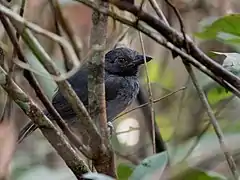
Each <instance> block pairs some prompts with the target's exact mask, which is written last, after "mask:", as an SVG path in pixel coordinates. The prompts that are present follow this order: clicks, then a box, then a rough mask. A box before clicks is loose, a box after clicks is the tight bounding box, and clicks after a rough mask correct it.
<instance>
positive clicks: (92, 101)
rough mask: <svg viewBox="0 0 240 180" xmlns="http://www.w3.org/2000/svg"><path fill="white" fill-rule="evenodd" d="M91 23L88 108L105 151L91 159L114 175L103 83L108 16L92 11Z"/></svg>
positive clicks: (98, 169) (102, 170) (102, 169)
mask: <svg viewBox="0 0 240 180" xmlns="http://www.w3.org/2000/svg"><path fill="white" fill-rule="evenodd" d="M96 3H97V5H98V6H99V7H104V8H106V9H107V8H108V7H109V4H108V2H104V1H102V0H97V1H96ZM92 23H93V27H92V31H91V38H90V45H91V48H92V49H93V53H92V56H91V60H90V61H89V62H88V98H89V100H88V101H89V103H88V104H89V106H88V110H89V113H90V116H91V117H92V119H95V122H97V124H99V127H100V133H101V135H102V137H103V141H104V142H103V143H104V144H105V145H106V151H105V150H104V149H102V152H100V153H99V151H95V152H93V154H94V156H96V155H97V156H98V158H96V159H93V165H94V166H95V168H96V169H97V171H98V172H102V173H105V174H107V175H110V176H112V177H116V174H115V162H114V154H113V151H112V150H111V148H110V144H109V141H108V130H107V116H106V100H105V83H104V76H105V74H104V60H105V57H104V55H105V53H104V50H105V44H106V38H107V27H108V16H106V15H103V14H101V13H99V12H98V11H93V14H92ZM93 151H94V150H93ZM104 151H105V152H104Z"/></svg>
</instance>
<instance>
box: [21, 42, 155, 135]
mask: <svg viewBox="0 0 240 180" xmlns="http://www.w3.org/2000/svg"><path fill="white" fill-rule="evenodd" d="M145 60H146V62H149V61H150V60H152V57H151V56H146V55H143V54H140V53H139V52H137V51H135V50H133V49H130V48H126V47H120V48H115V49H113V50H110V51H108V52H107V53H106V54H105V66H104V68H105V73H104V74H105V76H104V81H105V100H106V114H107V121H108V122H112V121H113V119H114V118H115V117H116V116H117V115H118V114H120V113H121V112H123V111H124V110H125V109H126V108H127V107H128V106H129V105H130V104H131V103H132V102H133V101H134V100H135V99H136V96H137V94H138V92H139V79H138V76H137V75H138V71H139V67H140V66H141V65H142V64H144V62H145ZM67 81H68V82H69V83H70V85H71V86H72V88H73V90H74V91H75V92H76V94H77V96H78V97H79V98H80V100H81V101H82V102H83V104H84V105H85V107H87V106H88V68H87V64H83V66H82V67H81V69H80V70H79V71H78V72H77V73H76V74H74V75H73V76H71V77H70V78H69V79H67ZM52 105H53V106H54V108H55V109H56V110H57V111H58V113H59V114H60V115H61V117H62V118H63V119H64V120H65V121H66V122H68V123H69V124H72V123H71V122H72V121H74V120H76V113H75V112H74V111H73V109H72V107H71V105H69V103H68V101H67V100H66V99H65V98H64V96H63V95H62V94H61V92H60V91H59V90H58V89H57V90H56V92H55V94H54V95H53V98H52ZM45 114H46V115H47V116H48V117H51V115H50V114H49V113H47V112H46V111H45ZM50 119H51V118H50ZM27 129H29V130H27ZM35 129H36V127H35V128H34V127H33V123H32V121H31V122H30V123H29V124H28V125H27V126H25V127H24V128H23V130H22V131H21V132H20V135H19V140H22V139H24V138H25V137H26V136H28V135H29V134H30V133H31V132H32V131H34V130H35ZM28 131H29V132H28Z"/></svg>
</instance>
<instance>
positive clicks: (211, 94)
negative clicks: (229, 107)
mask: <svg viewBox="0 0 240 180" xmlns="http://www.w3.org/2000/svg"><path fill="white" fill-rule="evenodd" d="M231 96H232V93H231V92H229V91H226V89H225V88H223V87H222V86H217V87H214V88H212V89H210V90H209V91H208V92H207V97H208V101H209V103H210V104H211V105H214V104H216V103H218V102H220V101H222V100H225V99H228V98H229V97H231Z"/></svg>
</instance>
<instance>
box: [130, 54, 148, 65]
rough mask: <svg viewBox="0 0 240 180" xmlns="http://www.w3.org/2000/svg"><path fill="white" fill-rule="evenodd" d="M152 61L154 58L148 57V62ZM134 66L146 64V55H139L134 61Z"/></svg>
mask: <svg viewBox="0 0 240 180" xmlns="http://www.w3.org/2000/svg"><path fill="white" fill-rule="evenodd" d="M151 60H152V57H151V56H147V55H146V61H147V62H149V61H151ZM134 64H136V65H141V64H144V55H137V57H136V59H135V60H134Z"/></svg>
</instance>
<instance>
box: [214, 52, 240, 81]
mask: <svg viewBox="0 0 240 180" xmlns="http://www.w3.org/2000/svg"><path fill="white" fill-rule="evenodd" d="M214 53H215V54H219V55H224V56H226V58H225V59H224V61H223V65H222V66H223V67H224V68H226V69H227V70H228V71H230V72H232V73H233V74H235V75H237V76H238V75H240V54H239V53H222V52H214Z"/></svg>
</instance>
